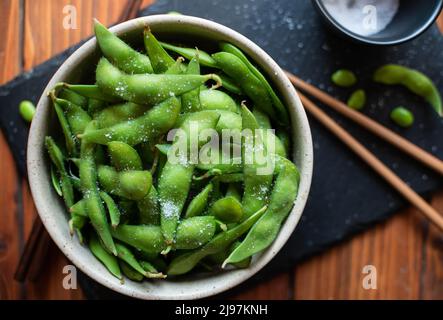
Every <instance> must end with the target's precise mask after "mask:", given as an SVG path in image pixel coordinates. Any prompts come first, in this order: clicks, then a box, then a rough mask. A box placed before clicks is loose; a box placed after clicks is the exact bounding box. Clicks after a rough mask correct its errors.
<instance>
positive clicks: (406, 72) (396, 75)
mask: <svg viewBox="0 0 443 320" xmlns="http://www.w3.org/2000/svg"><path fill="white" fill-rule="evenodd" d="M374 81H375V82H379V83H383V84H388V85H394V84H398V85H403V86H405V87H406V88H408V89H409V90H410V91H412V92H413V93H415V94H417V95H419V96H421V97H422V98H424V99H425V100H426V101H427V102H429V103H430V104H431V105H432V107H433V108H434V110H435V111H436V112H437V113H438V115H439V116H443V109H442V102H441V96H440V93H439V92H438V89H437V88H436V86H435V85H434V83H433V82H432V80H431V79H430V78H429V77H428V76H426V75H425V74H423V73H422V72H420V71H418V70H414V69H410V68H408V67H405V66H401V65H398V64H387V65H384V66H382V67H380V68H378V69H377V70H376V71H375V73H374Z"/></svg>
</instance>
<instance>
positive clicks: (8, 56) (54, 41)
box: [0, 0, 443, 300]
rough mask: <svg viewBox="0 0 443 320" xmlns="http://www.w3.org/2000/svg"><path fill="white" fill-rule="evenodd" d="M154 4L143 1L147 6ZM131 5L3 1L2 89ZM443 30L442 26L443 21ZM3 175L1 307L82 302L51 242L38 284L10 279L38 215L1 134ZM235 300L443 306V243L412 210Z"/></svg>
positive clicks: (442, 201)
mask: <svg viewBox="0 0 443 320" xmlns="http://www.w3.org/2000/svg"><path fill="white" fill-rule="evenodd" d="M151 2H152V0H144V4H145V5H148V4H150V3H151ZM66 5H74V6H75V7H76V9H77V27H78V28H77V29H70V30H65V29H64V28H63V18H64V17H65V14H64V13H63V8H64V7H65V6H66ZM126 5H127V3H126V1H124V0H57V1H56V0H1V1H0V30H2V31H1V32H3V37H2V38H3V41H1V42H0V66H1V69H0V83H4V82H7V81H8V80H10V79H12V78H14V77H15V76H16V75H18V74H20V73H21V72H24V71H26V70H29V69H30V68H32V67H33V66H35V65H37V64H39V63H41V62H43V61H45V60H47V59H49V58H51V57H52V56H53V55H55V54H57V53H59V52H60V51H62V50H63V49H65V48H67V47H69V46H70V45H73V44H75V43H77V42H79V41H80V40H81V39H83V38H85V37H87V36H89V35H90V34H91V33H92V17H97V18H98V19H99V20H100V21H101V22H103V23H105V24H111V23H113V22H115V21H116V20H117V19H118V17H119V15H120V13H121V12H122V10H123V8H124V7H125V6H126ZM439 24H440V25H441V26H442V27H443V18H442V17H440V19H439ZM442 30H443V28H442ZM0 172H1V173H2V179H3V181H2V183H1V185H0V208H1V209H0V300H2V299H82V298H84V295H83V293H82V292H81V290H80V289H77V290H65V289H63V286H62V279H63V277H64V274H63V273H62V269H63V267H64V266H65V265H67V264H69V262H68V260H67V259H66V258H65V257H64V256H63V254H62V253H61V252H60V251H59V250H58V248H57V247H56V246H55V245H54V244H53V243H51V245H50V246H51V248H50V252H49V256H48V259H47V261H46V265H45V269H44V272H43V274H42V275H41V277H40V278H39V279H37V280H36V282H29V283H25V284H20V283H17V282H15V281H14V280H13V274H14V271H15V268H16V265H17V262H18V259H19V256H20V253H21V251H22V249H23V246H24V243H25V240H26V239H27V237H28V235H29V233H30V229H31V226H32V222H33V220H34V219H35V218H36V216H37V214H36V210H35V208H34V205H33V202H32V198H31V195H30V192H29V188H28V184H27V181H26V180H25V179H22V178H20V177H19V176H18V174H17V170H16V167H15V164H14V161H13V158H12V156H11V152H10V150H9V148H8V145H7V143H6V141H5V139H4V137H3V134H0ZM432 204H433V205H434V207H435V208H437V209H438V210H439V211H440V212H443V192H441V193H440V194H437V195H435V196H434V197H433V199H432ZM365 265H373V266H374V267H375V268H376V270H377V276H378V277H377V289H371V290H367V289H364V288H363V285H362V281H363V278H364V276H365V274H363V273H362V269H363V267H364V266H365ZM235 298H238V299H443V237H442V235H441V234H439V233H438V232H437V231H436V230H435V229H434V227H432V226H430V225H429V224H428V223H427V222H426V221H424V220H423V219H422V218H421V216H420V215H419V214H418V213H417V212H416V210H415V209H412V208H411V209H406V210H403V211H402V212H399V213H398V214H397V215H396V216H394V217H393V218H391V219H390V220H389V221H387V222H385V223H382V224H379V225H378V226H376V227H373V228H372V229H370V230H368V231H366V232H364V233H361V234H359V235H357V236H356V237H354V238H353V239H351V240H349V241H347V242H344V243H342V244H340V245H338V246H336V247H334V248H332V249H330V250H328V251H327V252H325V253H324V254H322V255H319V256H316V257H314V258H312V259H310V260H308V261H306V262H304V263H301V264H299V265H298V266H296V267H294V269H293V270H292V271H291V272H287V273H283V274H279V275H277V276H275V277H274V278H272V279H271V280H269V281H266V282H263V283H261V284H259V285H257V286H255V287H253V288H250V289H248V290H247V291H244V292H242V293H241V294H238V295H237V296H235Z"/></svg>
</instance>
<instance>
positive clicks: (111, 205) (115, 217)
mask: <svg viewBox="0 0 443 320" xmlns="http://www.w3.org/2000/svg"><path fill="white" fill-rule="evenodd" d="M100 197H101V198H102V200H103V201H104V202H105V204H106V207H107V208H108V213H109V218H110V220H111V225H112V227H113V228H115V227H117V226H118V225H119V223H120V210H119V209H118V207H117V204H116V203H115V202H114V199H112V197H111V196H110V195H109V194H107V193H106V192H103V191H100Z"/></svg>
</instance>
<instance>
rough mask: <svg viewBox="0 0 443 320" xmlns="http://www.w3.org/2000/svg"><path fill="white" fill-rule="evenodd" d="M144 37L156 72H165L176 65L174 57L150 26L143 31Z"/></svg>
mask: <svg viewBox="0 0 443 320" xmlns="http://www.w3.org/2000/svg"><path fill="white" fill-rule="evenodd" d="M143 39H144V43H145V49H146V52H147V53H148V55H149V58H150V59H151V64H152V68H153V69H154V72H155V73H164V72H165V71H166V70H168V69H169V68H170V67H171V66H173V65H174V63H175V61H174V59H173V58H172V57H171V56H170V55H169V54H168V53H167V52H166V50H165V49H163V47H162V46H161V44H160V43H159V42H158V40H157V39H156V38H155V36H154V35H153V34H152V33H151V29H150V28H149V26H146V27H145V29H144V31H143Z"/></svg>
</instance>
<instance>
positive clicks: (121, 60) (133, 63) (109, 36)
mask: <svg viewBox="0 0 443 320" xmlns="http://www.w3.org/2000/svg"><path fill="white" fill-rule="evenodd" d="M94 32H95V36H96V38H97V43H98V45H99V46H100V49H101V51H102V52H103V55H104V56H105V57H106V58H107V59H109V61H112V63H114V64H115V65H116V66H117V67H118V68H120V69H121V70H123V71H124V72H126V73H130V74H133V73H152V72H153V69H152V66H151V61H150V60H149V58H148V57H147V56H146V55H144V54H142V53H140V52H137V51H136V50H134V49H132V48H131V47H130V46H128V45H127V44H126V43H125V42H124V41H123V40H121V39H120V38H118V37H117V36H116V35H114V34H113V33H112V32H111V31H109V30H108V29H106V27H105V26H104V25H102V24H101V23H100V22H98V21H97V20H96V19H94Z"/></svg>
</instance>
